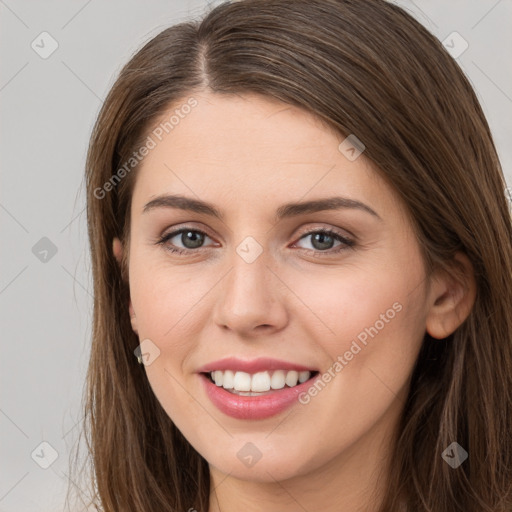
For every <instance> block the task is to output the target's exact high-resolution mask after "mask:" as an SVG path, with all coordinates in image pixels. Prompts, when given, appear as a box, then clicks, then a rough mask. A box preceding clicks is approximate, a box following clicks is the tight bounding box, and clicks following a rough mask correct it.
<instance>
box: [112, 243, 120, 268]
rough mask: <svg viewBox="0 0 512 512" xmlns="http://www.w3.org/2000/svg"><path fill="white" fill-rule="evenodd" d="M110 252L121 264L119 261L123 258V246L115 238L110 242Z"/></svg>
mask: <svg viewBox="0 0 512 512" xmlns="http://www.w3.org/2000/svg"><path fill="white" fill-rule="evenodd" d="M112 251H113V253H114V256H115V258H116V260H117V262H118V263H119V264H121V259H122V257H123V244H122V243H121V240H119V238H117V237H115V238H114V240H113V241H112Z"/></svg>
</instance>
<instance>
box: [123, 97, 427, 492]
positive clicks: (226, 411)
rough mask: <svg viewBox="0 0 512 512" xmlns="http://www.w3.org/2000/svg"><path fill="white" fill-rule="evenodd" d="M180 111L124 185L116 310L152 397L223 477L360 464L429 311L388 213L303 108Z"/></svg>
mask: <svg viewBox="0 0 512 512" xmlns="http://www.w3.org/2000/svg"><path fill="white" fill-rule="evenodd" d="M194 99H195V100H197V105H196V106H194V107H193V108H191V109H182V111H181V112H182V115H181V116H180V117H179V122H178V123H175V124H174V125H173V128H172V130H170V129H169V128H167V130H168V132H169V133H168V134H166V133H165V130H164V131H163V134H162V133H160V132H162V130H160V131H157V132H153V134H150V136H151V137H152V140H153V142H154V143H155V144H149V146H153V145H154V146H155V147H153V148H151V149H150V150H149V152H148V155H147V156H146V157H145V158H144V159H143V161H142V164H141V167H140V168H139V169H138V170H137V173H138V175H137V180H136V183H135V186H134V191H133V200H132V208H131V232H130V233H131V234H130V251H129V284H130V293H131V306H130V309H131V311H132V312H133V314H134V315H135V318H134V319H133V325H134V329H135V330H136V332H137V333H138V335H139V338H140V340H141V342H142V352H143V353H145V354H147V355H145V356H144V358H145V364H146V366H145V371H146V373H147V377H148V379H149V382H150V384H151V387H152V389H153V391H154V393H155V395H156V397H157V399H158V400H159V402H160V403H161V405H162V407H163V408H164V409H165V411H166V412H167V414H168V415H169V417H170V418H171V419H172V420H173V422H174V423H175V424H176V426H177V427H178V428H179V429H180V430H181V432H182V433H183V434H184V435H185V437H186V438H187V439H188V440H189V442H190V443H191V444H192V445H193V446H194V448H195V449H196V450H197V451H198V452H199V453H200V454H201V455H202V456H203V457H204V458H205V459H206V460H207V461H208V462H209V463H210V465H211V467H212V469H215V470H217V471H220V472H222V473H225V474H228V473H229V474H231V475H232V476H235V477H239V478H243V479H253V480H258V481H268V482H272V481H274V480H283V479H287V478H290V477H292V476H296V475H305V474H308V473H311V472H314V471H320V470H321V469H322V470H325V471H328V470H329V469H328V468H331V469H332V470H334V468H336V465H337V464H338V463H340V462H341V461H344V460H347V459H348V458H350V457H352V458H353V457H358V458H359V457H360V458H361V459H360V460H361V462H363V461H364V463H366V461H368V460H371V459H375V458H376V457H378V453H379V452H378V449H377V448H376V447H378V446H382V444H384V445H385V446H386V445H388V444H389V441H390V436H391V435H392V433H393V432H394V430H395V428H396V422H397V419H398V415H399V413H400V411H401V409H402V407H403V404H404V400H405V397H406V392H407V388H408V384H409V378H410V375H411V372H412V368H413V365H414V362H415V360H416V358H417V355H418V352H419V348H420V345H421V342H422V339H423V336H424V333H425V321H426V317H427V313H428V312H427V297H426V287H425V284H426V283H425V274H424V267H423V263H422V259H421V256H420V250H419V246H418V243H417V241H416V239H415V236H414V234H413V231H412V227H411V224H410V222H409V219H408V216H407V215H406V214H405V213H404V211H403V210H402V206H401V202H400V201H399V200H398V198H397V197H396V196H395V194H394V193H393V191H392V190H391V189H390V188H389V186H388V185H387V184H386V183H385V182H384V181H383V179H382V178H381V177H380V176H379V174H378V173H377V172H376V171H375V169H374V168H372V166H371V165H370V163H369V161H368V159H366V157H365V154H364V152H363V153H362V154H361V155H360V156H357V155H358V149H362V148H360V147H359V148H358V147H357V146H356V147H354V146H351V145H350V140H352V139H349V140H347V141H344V139H345V137H343V136H338V135H336V134H335V133H334V132H333V131H331V130H329V129H327V128H326V127H325V126H324V125H322V124H321V123H320V121H319V120H318V119H316V118H315V117H313V116H311V115H310V114H307V113H305V112H303V111H302V110H299V109H297V108H295V107H291V106H289V105H286V104H283V103H280V102H277V101H274V100H271V99H268V98H264V97H262V96H257V95H253V94H247V95H244V96H227V95H225V96H222V95H217V94H213V93H202V94H195V95H194ZM186 101H187V98H186V99H185V100H184V101H183V102H182V104H185V103H186ZM185 110H186V111H187V112H188V111H189V110H190V112H189V113H188V114H186V115H184V114H183V112H184V111H185ZM173 113H174V110H173V111H172V112H171V111H170V112H169V113H168V115H166V116H164V118H163V119H165V120H167V119H169V118H170V116H171V115H172V114H173ZM155 133H157V134H158V136H156V135H155ZM160 139H161V140H160ZM362 142H363V143H364V141H362ZM341 143H343V144H341ZM340 144H341V146H340ZM166 196H180V197H181V198H182V199H180V200H179V201H177V200H174V202H173V201H171V199H166ZM152 202H153V203H152ZM320 202H321V203H320ZM324 202H325V204H324ZM202 203H207V204H208V205H209V207H206V206H201V205H202ZM172 204H174V206H172ZM180 205H181V207H180ZM187 205H189V206H194V208H192V207H187ZM322 205H323V206H322ZM199 206H201V207H200V208H199ZM213 212H216V213H218V216H216V215H214V214H212V213H213ZM181 229H184V230H185V231H184V232H183V233H178V234H173V233H175V232H177V231H179V230H181ZM326 231H329V232H328V233H326ZM203 233H204V234H203ZM315 233H316V234H315ZM167 235H172V236H167ZM166 236H167V238H166V239H165V238H164V237H166ZM162 238H164V242H162V243H158V242H159V240H161V239H162ZM171 248H175V249H177V250H181V251H182V253H173V252H171ZM228 358H229V359H228ZM208 370H212V371H217V372H218V373H215V374H213V376H214V379H215V378H216V380H217V384H215V383H213V382H211V381H210V379H209V377H207V376H206V373H207V371H208ZM222 370H224V371H222ZM308 371H309V372H310V373H308ZM255 375H256V377H255ZM304 379H309V380H306V381H305V382H302V383H301V381H303V380H304ZM295 383H298V386H294V384H295ZM233 386H235V388H233ZM269 386H270V390H269V389H268V388H269ZM283 386H284V387H283ZM224 387H226V388H230V387H231V388H232V389H224ZM236 388H238V392H236V393H235V392H234V391H236ZM243 390H245V392H244V391H243ZM248 390H249V391H248ZM251 390H252V391H251ZM255 390H260V391H259V392H258V393H257V394H256V395H252V396H251V395H249V393H251V392H255ZM261 390H266V391H261ZM239 393H243V394H239ZM363 465H364V464H361V467H362V466H363ZM361 471H363V470H361ZM356 473H357V472H356ZM357 476H358V475H357V474H355V475H354V478H355V477H357Z"/></svg>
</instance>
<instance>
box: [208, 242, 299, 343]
mask: <svg viewBox="0 0 512 512" xmlns="http://www.w3.org/2000/svg"><path fill="white" fill-rule="evenodd" d="M269 260H270V257H269V256H268V253H266V252H265V251H264V252H263V253H262V254H260V255H259V256H258V258H256V260H255V261H252V262H251V263H249V262H247V261H246V260H244V259H243V258H242V257H240V256H239V254H237V253H236V252H234V254H233V258H232V265H231V270H230V271H229V272H228V273H227V275H225V277H224V278H223V279H222V281H221V282H220V283H219V285H218V287H216V288H217V300H216V301H215V307H214V312H213V320H214V322H215V323H216V325H218V326H219V327H220V328H221V329H223V330H224V331H232V332H233V333H236V334H237V335H239V336H240V337H245V338H247V337H254V336H259V335H265V336H268V335H269V334H272V333H274V332H278V331H280V330H281V329H283V328H284V327H285V326H286V324H287V322H288V313H287V307H286V300H287V295H289V293H288V294H287V293H286V290H287V288H286V286H285V284H284V283H283V281H282V280H281V279H280V278H279V276H278V273H277V272H276V270H275V269H272V268H271V267H270V266H269V263H270V261H269Z"/></svg>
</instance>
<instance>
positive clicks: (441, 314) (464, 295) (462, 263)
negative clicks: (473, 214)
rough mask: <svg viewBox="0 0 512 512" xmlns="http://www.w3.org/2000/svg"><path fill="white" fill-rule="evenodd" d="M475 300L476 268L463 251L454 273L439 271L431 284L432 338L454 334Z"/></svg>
mask: <svg viewBox="0 0 512 512" xmlns="http://www.w3.org/2000/svg"><path fill="white" fill-rule="evenodd" d="M475 298H476V282H475V273H474V269H473V265H472V264H471V262H470V261H469V258H468V257H467V256H466V255H465V254H464V253H462V252H458V253H457V254H456V255H455V261H454V262H453V272H448V271H446V270H439V271H438V272H436V273H435V274H434V276H433V278H432V281H431V287H430V294H429V303H430V310H429V311H428V313H427V319H426V329H427V332H428V334H430V336H432V337H433V338H437V339H443V338H446V337H447V336H449V335H450V334H452V333H453V332H454V331H455V330H456V329H457V328H458V327H459V326H460V325H461V324H462V323H463V322H464V320H466V318H467V317H468V316H469V313H470V312H471V309H472V307H473V304H474V303H475Z"/></svg>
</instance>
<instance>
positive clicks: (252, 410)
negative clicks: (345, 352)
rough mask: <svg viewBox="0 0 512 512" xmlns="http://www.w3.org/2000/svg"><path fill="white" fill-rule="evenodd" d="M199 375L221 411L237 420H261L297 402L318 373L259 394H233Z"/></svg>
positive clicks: (210, 396)
mask: <svg viewBox="0 0 512 512" xmlns="http://www.w3.org/2000/svg"><path fill="white" fill-rule="evenodd" d="M199 376H200V377H201V379H202V381H203V384H204V386H205V390H206V394H207V395H208V397H209V398H210V400H211V401H212V402H213V404H214V405H215V406H216V407H217V408H218V409H219V410H220V411H221V412H223V413H224V414H227V415H228V416H231V417H232V418H237V419H239V420H262V419H265V418H270V417H271V416H275V415H277V414H279V413H281V412H283V411H285V410H286V409H288V408H289V407H291V406H292V405H293V404H295V403H297V402H298V397H299V395H300V394H301V393H303V392H305V391H307V390H308V389H309V388H310V387H311V386H312V384H313V383H314V382H315V380H316V379H317V377H318V376H319V374H318V375H316V376H315V377H313V378H311V379H309V380H307V381H306V382H303V383H302V384H299V385H297V386H294V387H293V388H283V389H278V390H273V391H272V392H269V393H268V394H266V395H259V396H243V395H235V394H233V393H230V392H229V391H226V390H225V389H224V388H223V387H222V386H217V385H216V384H214V383H213V382H212V381H211V380H210V379H209V378H208V377H207V376H206V375H204V374H200V375H199Z"/></svg>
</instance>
